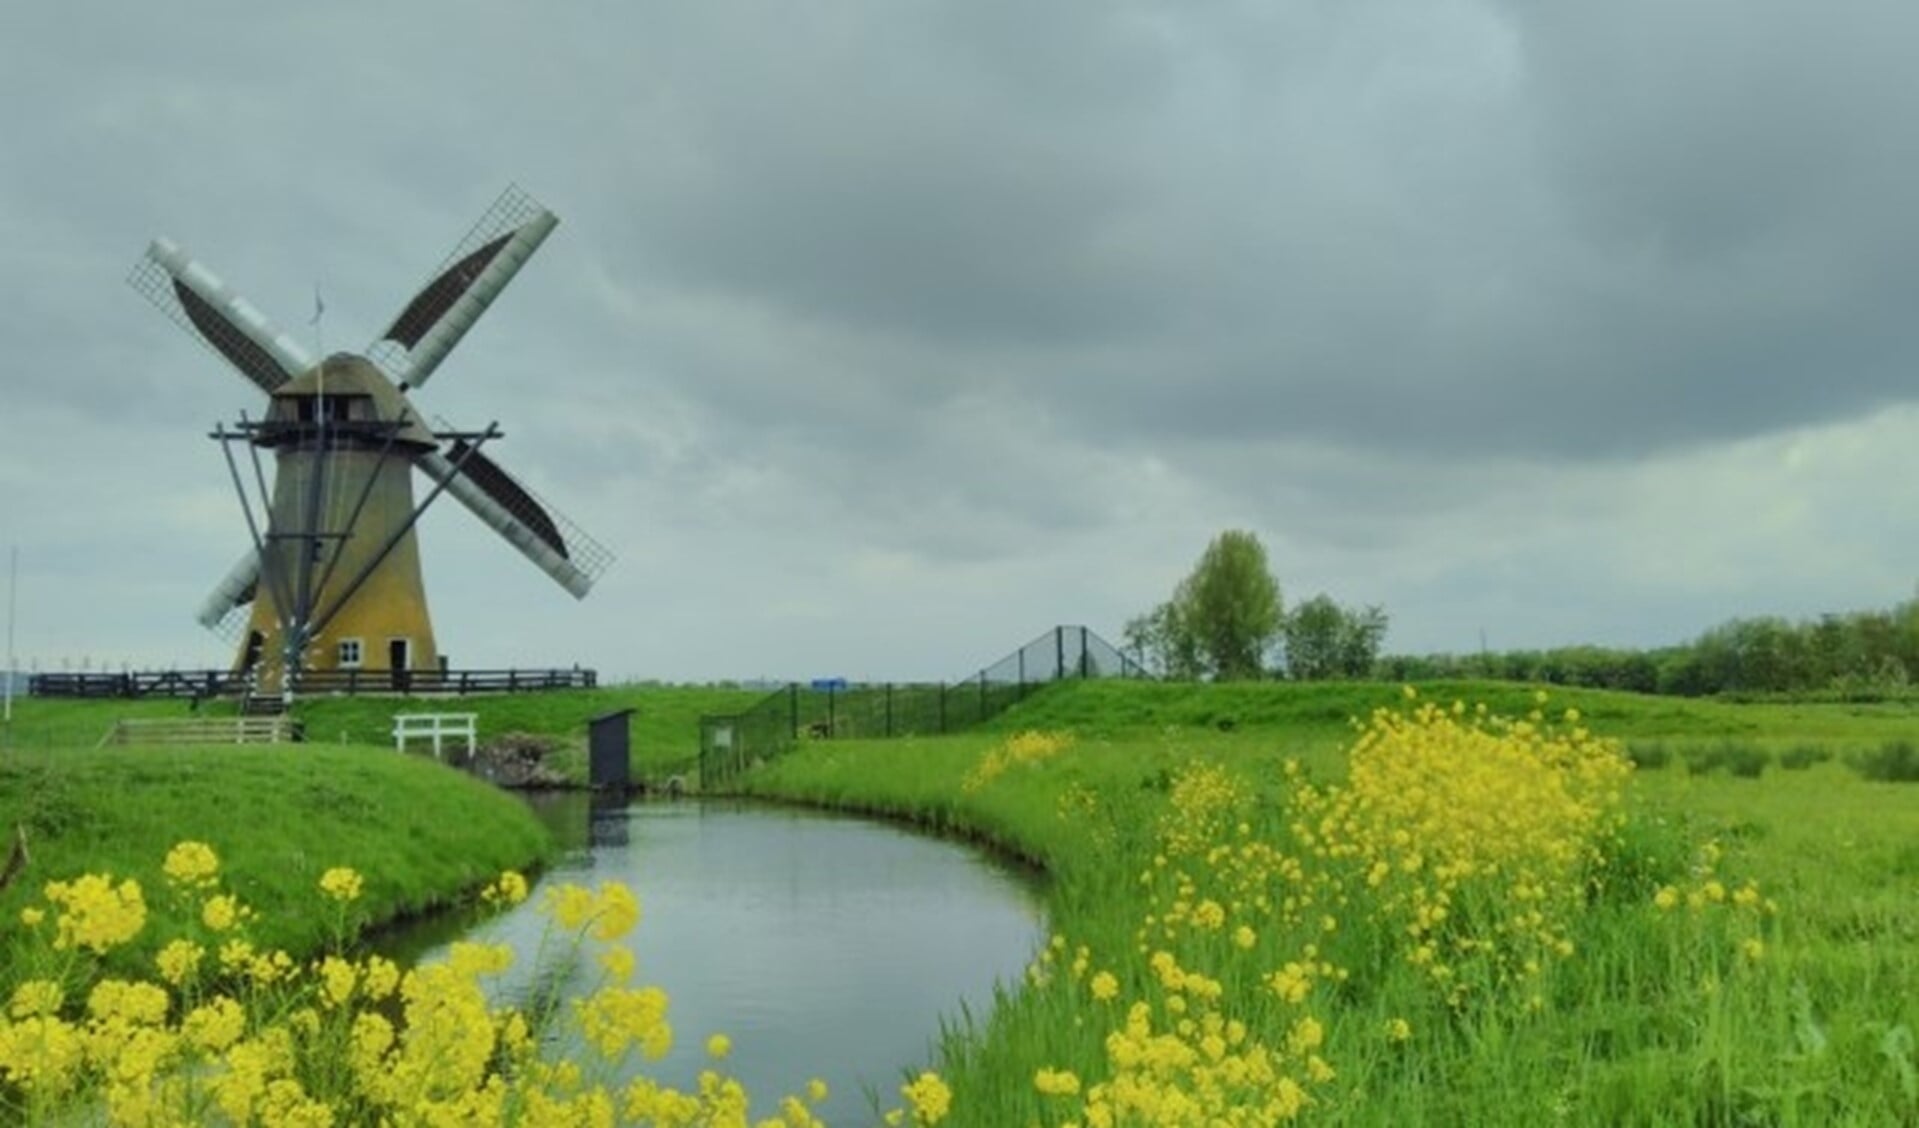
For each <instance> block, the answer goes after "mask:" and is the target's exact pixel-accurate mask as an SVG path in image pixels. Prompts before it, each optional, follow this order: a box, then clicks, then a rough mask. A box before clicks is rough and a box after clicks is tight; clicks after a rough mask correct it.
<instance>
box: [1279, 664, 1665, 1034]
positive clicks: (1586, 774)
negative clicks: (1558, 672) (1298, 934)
mask: <svg viewBox="0 0 1919 1128" xmlns="http://www.w3.org/2000/svg"><path fill="white" fill-rule="evenodd" d="M1408 696H1409V698H1412V697H1413V694H1412V693H1411V691H1410V690H1409V691H1408ZM1542 704H1543V701H1542ZM1578 720H1579V718H1578V714H1577V713H1576V712H1573V711H1570V710H1569V711H1568V712H1567V713H1566V715H1565V716H1564V718H1563V722H1561V723H1555V722H1551V721H1548V720H1547V719H1546V717H1545V716H1544V714H1543V713H1542V712H1541V711H1539V710H1538V709H1535V710H1534V711H1533V712H1532V713H1530V714H1529V715H1528V716H1527V717H1526V718H1525V719H1523V720H1517V721H1508V720H1505V719H1503V718H1498V717H1488V716H1487V715H1486V713H1485V710H1484V708H1483V707H1481V708H1479V709H1477V710H1474V711H1472V712H1468V711H1467V709H1466V708H1465V706H1464V705H1463V704H1461V703H1458V702H1455V703H1454V704H1453V706H1452V707H1451V708H1450V709H1443V708H1440V707H1438V706H1436V705H1433V704H1430V703H1417V704H1415V705H1414V706H1412V707H1411V708H1409V709H1408V710H1406V711H1393V710H1384V709H1382V710H1379V711H1378V712H1376V713H1375V714H1374V715H1373V717H1372V720H1371V723H1370V724H1369V725H1368V726H1367V727H1366V728H1365V729H1364V730H1363V731H1362V732H1361V734H1360V736H1359V739H1358V741H1357V742H1356V743H1355V744H1354V746H1353V749H1352V752H1351V766H1350V773H1349V778H1348V782H1347V783H1346V784H1345V785H1344V786H1335V787H1328V788H1324V789H1320V788H1316V787H1314V786H1312V785H1310V784H1308V783H1305V782H1303V781H1301V782H1299V783H1298V784H1297V785H1296V787H1295V790H1294V805H1293V825H1292V831H1293V836H1294V839H1295V840H1296V842H1297V843H1298V845H1299V846H1300V848H1301V849H1302V850H1303V851H1306V852H1310V854H1311V856H1312V858H1313V860H1314V867H1313V868H1314V871H1315V881H1316V882H1317V883H1318V884H1319V885H1320V886H1321V891H1320V897H1321V899H1322V900H1325V899H1328V898H1338V897H1341V896H1354V897H1358V898H1360V899H1361V900H1362V901H1363V903H1364V904H1366V905H1367V906H1368V907H1369V909H1370V912H1371V913H1372V915H1373V917H1374V918H1375V919H1376V920H1377V921H1378V922H1379V923H1381V924H1382V925H1384V926H1385V929H1384V930H1385V932H1386V933H1387V934H1390V935H1394V936H1397V937H1399V940H1400V945H1401V953H1402V955H1403V956H1404V957H1405V958H1406V959H1407V960H1409V961H1410V962H1411V963H1412V964H1413V965H1414V966H1416V967H1419V968H1421V969H1422V970H1423V971H1424V972H1425V973H1426V974H1427V975H1428V976H1429V977H1430V978H1431V980H1432V981H1433V982H1434V983H1435V984H1436V985H1438V986H1439V987H1440V988H1441V989H1442V991H1443V993H1444V994H1445V996H1446V998H1447V999H1448V1001H1449V1002H1451V1003H1452V1004H1453V1005H1455V1006H1457V1005H1460V1004H1461V1003H1462V1002H1463V1000H1464V998H1465V996H1466V995H1467V994H1468V993H1469V991H1471V990H1474V989H1479V988H1492V989H1498V990H1501V991H1502V992H1510V991H1515V990H1517V989H1519V988H1520V987H1521V986H1522V985H1523V984H1527V983H1530V982H1531V981H1533V980H1535V979H1536V978H1537V977H1538V975H1539V974H1540V971H1541V969H1542V967H1543V966H1544V965H1545V964H1546V963H1547V962H1549V961H1551V960H1554V959H1564V958H1566V957H1568V956H1570V955H1572V953H1573V949H1574V943H1573V938H1572V937H1573V924H1574V922H1575V919H1576V918H1577V916H1578V915H1579V914H1580V912H1581V911H1582V910H1583V908H1584V906H1585V904H1586V902H1587V899H1588V893H1589V892H1590V889H1591V888H1592V887H1593V886H1594V885H1596V884H1598V883H1600V882H1603V880H1604V871H1605V867H1606V864H1607V859H1608V858H1609V857H1610V856H1611V853H1612V849H1613V847H1614V846H1615V845H1616V843H1617V840H1618V835H1619V831H1620V829H1621V828H1622V827H1623V825H1624V821H1625V816H1624V813H1623V808H1622V805H1621V794H1622V791H1623V789H1624V787H1625V785H1626V782H1627V780H1628V778H1629V777H1630V774H1631V771H1632V766H1631V762H1630V761H1628V760H1627V759H1626V758H1625V756H1624V755H1623V754H1622V752H1621V750H1620V748H1619V747H1618V745H1617V743H1616V742H1614V741H1610V740H1603V739H1600V738H1597V737H1595V736H1593V735H1592V734H1591V733H1590V732H1588V731H1587V730H1586V729H1585V728H1583V727H1581V726H1580V725H1579V724H1578ZM1293 770H1294V769H1293V768H1292V766H1291V765H1289V771H1293ZM1527 990H1528V991H1529V992H1530V988H1527ZM1529 997H1530V995H1529Z"/></svg>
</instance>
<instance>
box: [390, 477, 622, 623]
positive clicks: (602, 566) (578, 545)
mask: <svg viewBox="0 0 1919 1128" xmlns="http://www.w3.org/2000/svg"><path fill="white" fill-rule="evenodd" d="M456 445H457V444H456ZM413 464H414V465H415V466H418V467H419V468H420V469H421V470H423V471H425V472H426V474H427V476H428V477H430V478H432V479H433V480H434V481H436V482H443V483H445V484H446V492H447V493H449V494H452V495H453V496H454V497H456V498H458V499H459V501H460V504H462V505H464V506H466V507H467V509H468V510H470V511H471V512H472V513H473V515H474V516H475V517H478V518H479V519H480V520H481V521H482V522H484V523H485V524H486V525H488V526H489V527H490V528H492V529H493V531H495V532H497V533H499V534H500V536H502V537H503V538H505V539H506V542H507V543H508V544H510V545H512V546H513V547H514V548H517V549H519V550H520V553H521V554H522V555H523V556H525V557H526V558H527V559H528V560H531V561H533V563H534V564H535V565H536V566H538V568H539V569H540V570H541V571H542V572H545V573H546V574H547V575H549V576H551V577H552V578H553V580H554V582H555V583H557V584H559V585H560V586H561V587H563V588H565V589H566V590H567V591H568V592H570V593H572V595H573V597H574V598H575V599H584V598H586V593H587V592H588V591H590V590H591V589H592V587H593V583H594V581H595V580H597V579H599V577H600V574H601V573H602V572H604V571H605V570H606V566H607V565H608V564H609V563H610V562H611V561H612V556H611V555H610V554H609V553H608V552H607V551H606V550H605V549H604V548H602V547H601V546H600V545H599V544H598V542H596V541H594V540H593V539H592V538H591V537H588V536H586V534H584V533H582V532H581V531H580V530H579V528H578V527H577V526H575V525H574V524H573V523H572V522H570V521H567V520H566V519H565V518H564V517H561V516H559V515H558V514H556V513H554V512H553V511H552V510H551V509H550V508H548V507H546V506H544V505H543V504H542V503H540V502H538V501H537V500H535V499H533V498H532V496H531V494H529V493H526V491H525V488H524V487H522V486H520V485H519V484H518V483H517V482H514V481H513V480H512V479H511V478H510V477H508V476H506V474H505V472H504V471H501V470H499V469H498V467H497V466H494V464H493V463H491V462H490V461H487V460H485V459H484V458H483V457H482V456H481V455H480V454H479V453H478V452H477V451H475V452H472V453H470V454H467V455H466V457H465V460H464V461H463V462H462V463H461V464H460V465H459V466H456V465H455V464H454V461H453V460H452V459H449V458H447V457H446V456H445V455H443V454H441V453H440V452H438V451H428V452H426V453H424V454H421V455H418V456H416V457H415V458H414V460H413ZM483 468H485V469H483ZM496 475H497V477H496ZM500 479H505V482H506V484H507V485H506V486H505V487H503V486H502V484H501V481H500ZM508 487H510V488H508ZM515 495H518V496H515ZM522 499H523V500H522ZM528 502H530V503H531V504H532V506H533V512H530V513H529V514H528V516H529V518H530V520H522V519H521V518H520V517H518V516H515V514H514V512H513V510H512V509H511V508H509V506H516V507H518V508H522V509H525V507H526V504H527V503H528ZM535 522H537V523H538V524H539V526H541V527H536V526H535Z"/></svg>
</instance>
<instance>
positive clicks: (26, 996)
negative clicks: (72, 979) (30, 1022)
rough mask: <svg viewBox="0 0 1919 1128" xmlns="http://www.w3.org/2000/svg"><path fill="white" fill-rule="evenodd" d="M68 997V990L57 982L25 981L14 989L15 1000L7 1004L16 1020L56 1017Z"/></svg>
mask: <svg viewBox="0 0 1919 1128" xmlns="http://www.w3.org/2000/svg"><path fill="white" fill-rule="evenodd" d="M66 997H67V992H66V989H65V988H63V987H61V986H60V984H59V983H58V982H57V981H55V980H52V979H28V980H24V981H22V982H21V984H20V985H19V986H18V987H15V988H14V989H13V1000H12V1001H11V1002H9V1003H8V1004H7V1013H8V1014H10V1015H12V1016H13V1017H14V1018H32V1017H34V1016H35V1015H47V1016H52V1015H56V1014H59V1013H60V1004H61V1003H63V1002H65V1001H66Z"/></svg>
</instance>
